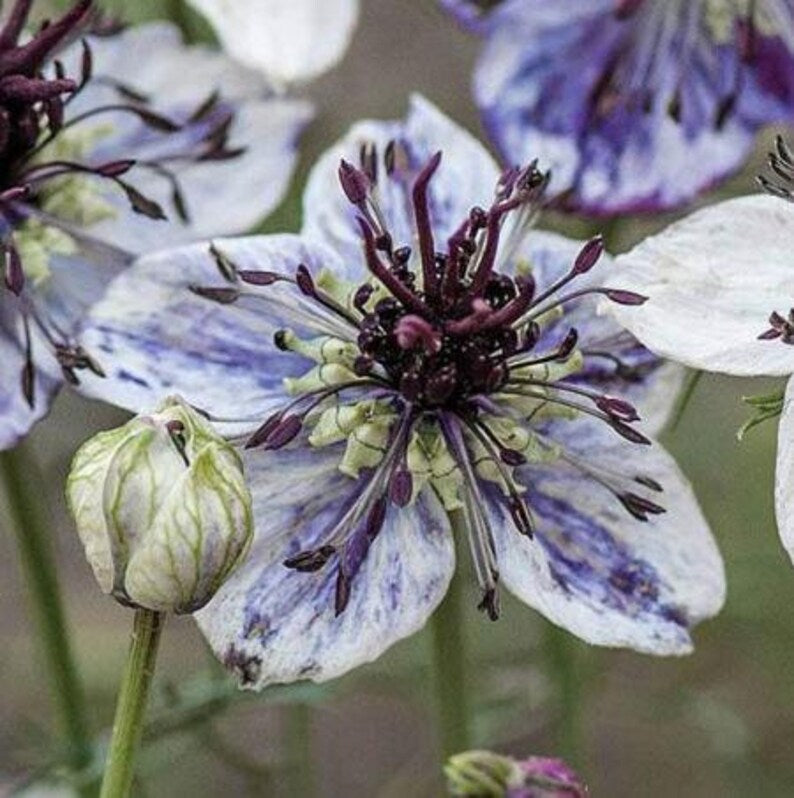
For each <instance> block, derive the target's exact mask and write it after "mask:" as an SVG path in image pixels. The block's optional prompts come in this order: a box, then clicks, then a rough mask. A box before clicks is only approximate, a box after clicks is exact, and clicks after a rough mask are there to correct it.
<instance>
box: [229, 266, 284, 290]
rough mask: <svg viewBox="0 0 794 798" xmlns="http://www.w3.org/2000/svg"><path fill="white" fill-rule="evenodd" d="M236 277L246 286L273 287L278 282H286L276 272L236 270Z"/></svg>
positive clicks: (282, 276)
mask: <svg viewBox="0 0 794 798" xmlns="http://www.w3.org/2000/svg"><path fill="white" fill-rule="evenodd" d="M236 274H237V276H238V277H239V278H240V279H241V280H242V281H243V282H244V283H247V284H248V285H260V286H261V285H273V283H277V282H278V281H279V280H287V279H289V278H287V277H284V275H282V274H277V273H276V272H266V271H253V270H250V269H237V272H236Z"/></svg>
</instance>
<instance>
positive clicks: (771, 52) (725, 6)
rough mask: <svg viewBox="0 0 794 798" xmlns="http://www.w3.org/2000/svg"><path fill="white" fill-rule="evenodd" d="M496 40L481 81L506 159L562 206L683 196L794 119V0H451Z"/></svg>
mask: <svg viewBox="0 0 794 798" xmlns="http://www.w3.org/2000/svg"><path fill="white" fill-rule="evenodd" d="M442 4H443V5H444V6H446V7H447V8H448V9H449V10H450V11H451V12H452V13H454V14H455V15H456V16H457V17H458V18H459V19H460V20H461V21H462V22H463V24H464V25H466V26H467V27H468V28H470V29H472V30H474V31H475V32H477V33H479V34H481V35H482V36H483V37H484V38H485V40H486V44H485V49H484V51H483V53H482V55H481V58H480V61H479V65H478V67H477V70H476V73H475V77H474V92H475V95H476V101H477V104H478V105H479V107H480V109H481V112H482V115H483V119H484V122H485V125H486V127H487V130H488V131H489V134H490V136H491V138H492V140H493V142H494V143H495V145H496V146H497V148H498V149H499V152H500V154H501V156H502V157H503V159H504V160H505V161H506V162H507V163H520V162H523V161H524V160H525V159H527V158H528V157H530V156H532V157H539V158H540V159H541V160H542V161H543V162H544V163H548V164H549V165H550V166H551V168H552V171H553V173H554V181H553V184H552V188H553V189H554V190H555V192H559V193H560V194H561V196H560V199H559V201H560V204H561V205H562V207H565V208H568V209H571V210H579V211H583V212H586V213H590V214H596V215H614V214H619V213H628V212H635V211H655V210H659V209H665V208H673V207H676V206H679V205H681V204H683V203H686V202H687V201H689V200H691V199H692V198H693V197H694V196H695V195H697V194H698V192H701V191H703V190H705V189H707V188H709V187H711V186H713V185H714V184H715V183H718V182H719V181H720V180H722V179H724V178H725V177H727V176H728V175H730V174H731V173H732V172H734V171H735V170H737V169H738V168H739V167H741V165H742V164H743V163H744V162H745V160H746V158H747V156H748V155H749V153H750V151H751V148H752V145H753V141H754V138H755V134H756V132H757V131H758V130H759V129H760V128H761V127H763V126H765V125H767V124H770V123H779V122H791V121H792V119H794V2H792V0H754V1H753V2H749V3H745V2H741V3H737V2H734V0H555V2H547V0H502V1H501V2H500V1H499V0H497V2H478V0H442Z"/></svg>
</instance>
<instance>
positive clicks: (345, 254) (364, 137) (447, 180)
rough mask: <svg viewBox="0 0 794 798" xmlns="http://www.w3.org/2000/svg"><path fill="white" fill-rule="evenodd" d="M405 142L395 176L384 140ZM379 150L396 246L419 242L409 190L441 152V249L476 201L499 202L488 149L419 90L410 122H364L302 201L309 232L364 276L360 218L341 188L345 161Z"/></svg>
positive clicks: (316, 172) (436, 205)
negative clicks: (366, 147)
mask: <svg viewBox="0 0 794 798" xmlns="http://www.w3.org/2000/svg"><path fill="white" fill-rule="evenodd" d="M391 140H397V141H400V142H402V144H403V145H404V146H405V148H406V151H407V153H408V155H409V158H410V166H409V168H408V170H404V169H403V170H397V171H396V172H395V176H394V177H392V178H389V177H388V176H387V175H386V170H385V167H384V163H383V155H384V153H385V151H386V145H387V144H388V143H389V141H391ZM365 143H373V144H375V146H376V147H377V151H378V166H379V169H378V172H379V174H378V190H377V196H378V202H379V205H380V207H381V209H382V211H383V215H384V217H385V219H386V222H387V225H388V227H389V230H390V232H391V234H392V237H393V239H394V241H395V246H413V245H414V239H415V233H414V217H413V210H412V206H411V201H410V197H411V188H412V185H413V178H414V177H415V175H416V172H417V171H418V169H420V168H421V167H422V166H424V164H425V163H426V162H427V161H428V160H429V159H430V157H431V156H432V155H434V154H435V153H436V152H437V151H438V150H441V151H442V153H443V156H442V161H441V166H440V167H439V169H438V172H437V173H436V175H435V176H434V178H433V180H432V181H431V183H430V191H429V196H430V212H431V217H432V220H433V232H434V235H435V237H436V240H437V241H438V242H439V246H438V248H439V249H443V247H444V245H445V244H446V239H447V238H448V237H449V235H450V234H451V233H452V232H453V230H454V229H455V228H456V227H457V226H458V225H459V224H460V223H461V222H462V221H463V220H464V219H465V218H466V217H467V215H468V213H469V210H470V209H471V207H472V205H475V204H477V203H479V204H481V205H483V206H485V207H487V206H488V205H489V204H490V203H491V201H492V200H493V192H494V188H495V186H496V180H497V177H498V170H497V167H496V164H495V163H494V161H493V159H492V158H491V156H490V155H489V154H488V153H487V152H486V150H485V149H484V148H483V146H482V145H481V144H480V143H479V142H478V141H477V140H476V139H475V138H474V137H473V136H472V135H471V134H470V133H469V132H468V131H466V130H464V129H463V128H462V127H460V126H459V125H457V124H456V123H455V122H453V121H452V120H451V119H449V118H448V117H446V116H445V115H444V114H443V113H442V112H441V111H439V109H438V108H436V107H435V106H434V105H433V104H432V103H430V102H428V100H426V99H425V98H424V97H422V96H420V95H413V96H412V98H411V104H410V108H409V110H408V114H407V115H406V117H405V119H404V120H402V121H392V122H374V121H366V122H359V123H357V124H356V125H354V126H353V127H352V128H351V129H350V131H349V132H348V133H347V134H346V135H345V136H344V137H343V138H342V139H341V140H340V141H338V142H337V143H336V144H335V145H333V146H332V147H331V148H330V149H329V150H328V151H327V152H326V153H325V154H324V155H323V156H322V157H321V158H320V160H319V161H318V162H317V164H316V165H315V166H314V168H313V169H312V172H311V174H310V175H309V181H308V183H307V186H306V193H305V194H304V200H303V213H304V222H303V233H304V235H307V236H311V237H314V238H317V239H319V240H320V241H322V242H323V243H326V244H328V245H330V246H331V247H333V248H334V249H335V250H336V251H337V252H339V253H340V255H341V256H342V258H343V260H344V261H345V264H346V269H347V275H348V276H349V277H351V279H354V278H356V277H358V278H359V279H360V278H361V276H362V275H363V273H364V261H363V258H362V255H361V233H360V230H359V228H358V226H357V224H356V222H355V218H356V214H357V210H356V208H354V207H353V206H352V205H351V204H350V202H349V201H348V200H347V198H346V197H345V195H344V193H343V192H342V188H341V186H340V185H339V177H338V170H339V163H340V161H341V160H342V158H345V159H346V160H348V161H350V162H351V163H353V164H354V165H358V163H359V150H360V148H361V145H362V144H365Z"/></svg>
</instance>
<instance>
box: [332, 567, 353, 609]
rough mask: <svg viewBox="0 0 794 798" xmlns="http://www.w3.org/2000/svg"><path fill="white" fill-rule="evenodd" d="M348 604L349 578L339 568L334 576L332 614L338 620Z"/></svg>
mask: <svg viewBox="0 0 794 798" xmlns="http://www.w3.org/2000/svg"><path fill="white" fill-rule="evenodd" d="M349 602H350V577H349V576H347V575H346V574H345V573H343V572H342V569H341V568H340V569H339V571H338V573H337V575H336V590H335V593H334V614H335V615H336V617H337V618H338V617H339V616H340V615H341V614H342V613H343V612H344V611H345V610H346V609H347V605H348V604H349Z"/></svg>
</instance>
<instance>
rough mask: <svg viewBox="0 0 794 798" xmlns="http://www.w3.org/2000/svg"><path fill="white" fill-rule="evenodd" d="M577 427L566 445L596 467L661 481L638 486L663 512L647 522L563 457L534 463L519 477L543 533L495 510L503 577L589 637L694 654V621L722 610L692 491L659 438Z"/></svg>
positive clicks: (714, 563) (709, 544)
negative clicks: (650, 442)
mask: <svg viewBox="0 0 794 798" xmlns="http://www.w3.org/2000/svg"><path fill="white" fill-rule="evenodd" d="M561 424H562V422H561ZM567 424H568V426H574V425H573V424H572V423H571V422H567ZM575 426H576V427H577V431H578V434H577V436H576V438H575V443H572V444H571V446H570V449H576V450H577V452H578V453H579V454H580V456H581V458H582V459H583V460H585V462H587V463H588V464H590V465H593V464H599V465H600V466H601V467H603V468H607V469H611V470H612V471H613V472H618V473H623V474H627V476H628V477H629V481H628V484H627V489H631V481H630V478H631V476H632V475H634V474H641V475H643V476H646V477H651V478H652V479H655V480H657V481H658V482H659V483H660V484H661V485H663V487H664V492H663V493H656V492H652V491H647V490H646V491H643V489H642V488H641V487H640V486H639V485H638V484H637V483H634V485H633V489H634V490H635V491H636V492H637V493H641V494H643V495H647V497H648V498H649V499H651V500H653V501H655V502H658V503H659V504H661V505H662V506H664V507H665V508H666V510H667V512H666V513H665V514H663V515H655V516H654V515H652V516H650V520H649V521H647V522H641V521H638V520H636V519H634V518H632V517H631V516H630V515H629V514H628V513H627V512H626V510H625V509H624V508H623V507H622V506H621V505H620V503H619V502H618V501H617V499H615V498H614V497H613V496H612V494H611V493H609V492H608V491H607V490H606V489H605V488H603V487H602V486H600V485H599V484H598V483H596V482H595V481H593V480H591V479H588V478H586V477H585V476H583V475H582V474H581V473H580V472H579V471H578V470H575V469H574V468H572V467H569V466H567V465H566V464H565V463H564V462H562V461H558V462H557V463H554V464H551V465H549V466H541V465H533V466H529V467H527V468H526V469H525V471H524V476H523V477H522V479H523V481H525V482H526V483H527V484H528V485H529V492H528V494H527V495H528V501H529V504H530V507H531V508H532V511H533V513H534V514H535V517H536V518H537V532H536V535H535V538H534V540H529V539H527V538H526V537H523V536H521V535H519V534H518V533H517V532H516V531H515V529H514V528H513V527H512V525H511V524H510V522H509V520H506V519H505V518H504V515H503V514H502V513H501V511H499V510H496V511H495V512H496V516H497V518H498V516H499V515H501V519H500V520H497V521H496V522H495V523H494V528H495V529H494V531H495V538H496V546H497V555H498V562H499V568H500V571H501V575H502V581H503V583H504V585H505V586H506V587H507V588H508V589H509V590H510V591H511V592H512V593H514V594H515V595H516V596H518V597H519V598H520V599H522V600H523V601H525V602H526V603H527V604H529V605H530V606H532V607H534V608H536V609H537V610H538V611H539V612H541V613H543V615H545V616H546V617H547V618H548V619H549V620H551V621H553V622H554V623H556V624H558V625H559V626H562V627H563V628H564V629H567V630H568V631H570V632H571V633H573V634H575V635H576V636H577V637H580V638H581V639H582V640H585V641H586V642H588V643H593V644H597V645H602V646H611V647H626V648H632V649H635V650H636V651H641V652H644V653H650V654H659V655H669V654H684V653H688V652H689V651H690V650H691V648H692V641H691V638H690V631H691V628H692V627H693V626H694V625H695V624H697V623H698V622H699V621H702V620H703V619H705V618H709V617H711V616H712V615H714V614H715V613H717V612H718V611H719V609H720V607H721V606H722V604H723V602H724V599H725V575H724V572H723V566H722V560H721V558H720V554H719V551H718V550H717V547H716V544H715V542H714V539H713V538H712V535H711V532H710V531H709V527H708V524H707V522H706V520H705V519H704V518H703V515H702V513H701V511H700V508H699V507H698V504H697V500H696V499H695V496H694V494H693V492H692V489H691V487H690V485H689V483H688V482H687V480H686V478H685V477H684V476H683V474H682V473H681V472H680V470H679V469H678V467H677V466H676V464H675V462H674V461H673V459H672V458H671V457H670V456H669V455H668V454H667V453H666V452H665V451H664V450H663V449H662V448H661V446H659V445H658V444H656V445H654V446H653V447H652V448H648V447H642V446H637V445H633V444H628V443H625V442H621V441H620V440H619V439H618V441H617V442H615V441H614V440H612V439H611V438H608V437H606V436H605V433H603V432H601V431H600V430H598V429H596V428H595V427H590V425H587V424H579V423H577V424H576V425H575ZM588 429H589V430H590V431H588ZM607 434H609V433H607ZM492 507H493V504H492Z"/></svg>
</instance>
